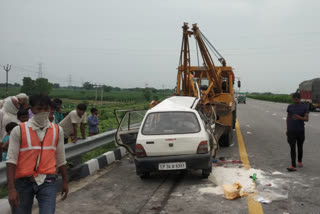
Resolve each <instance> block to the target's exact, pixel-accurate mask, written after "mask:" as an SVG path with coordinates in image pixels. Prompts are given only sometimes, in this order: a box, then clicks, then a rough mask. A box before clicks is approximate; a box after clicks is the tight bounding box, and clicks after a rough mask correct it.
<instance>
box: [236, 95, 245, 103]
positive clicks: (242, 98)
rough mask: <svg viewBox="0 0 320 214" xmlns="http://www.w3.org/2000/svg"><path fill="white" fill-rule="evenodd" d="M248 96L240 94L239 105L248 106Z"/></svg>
mask: <svg viewBox="0 0 320 214" xmlns="http://www.w3.org/2000/svg"><path fill="white" fill-rule="evenodd" d="M246 98H247V97H246V95H245V94H239V95H238V96H237V101H238V103H244V104H246Z"/></svg>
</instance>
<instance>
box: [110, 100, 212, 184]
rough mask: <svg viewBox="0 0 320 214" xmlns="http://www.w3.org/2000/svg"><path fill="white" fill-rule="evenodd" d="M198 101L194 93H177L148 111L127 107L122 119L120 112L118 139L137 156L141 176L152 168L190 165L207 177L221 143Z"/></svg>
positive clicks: (148, 173) (164, 169) (136, 162)
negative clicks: (185, 94)
mask: <svg viewBox="0 0 320 214" xmlns="http://www.w3.org/2000/svg"><path fill="white" fill-rule="evenodd" d="M197 102H198V98H195V97H187V96H174V97H171V98H168V99H166V100H164V101H162V102H161V103H159V104H158V105H156V106H155V107H153V108H152V109H150V110H148V111H147V112H146V111H127V112H126V113H125V114H124V116H123V118H122V120H121V121H120V119H119V117H118V116H117V118H118V121H119V128H118V130H117V133H116V143H117V144H118V145H120V146H123V147H125V148H126V149H127V151H128V152H129V153H130V154H131V155H133V156H134V162H135V165H136V173H137V175H138V176H140V177H141V179H144V178H147V177H149V175H150V173H151V172H157V171H170V170H188V169H193V170H199V169H200V170H202V177H203V178H208V176H209V175H210V173H211V171H212V158H213V157H214V156H215V153H216V150H217V149H218V143H217V140H216V139H215V137H214V136H213V134H212V133H213V130H212V129H214V125H213V123H209V124H211V125H212V126H208V123H206V122H205V120H204V115H202V114H201V112H199V111H198V110H196V109H195V106H196V104H197ZM121 112H123V111H120V112H119V111H116V115H119V113H121Z"/></svg>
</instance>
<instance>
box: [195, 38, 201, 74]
mask: <svg viewBox="0 0 320 214" xmlns="http://www.w3.org/2000/svg"><path fill="white" fill-rule="evenodd" d="M194 41H195V42H196V50H197V60H198V69H199V68H200V60H199V50H198V49H199V47H198V42H197V39H196V38H194Z"/></svg>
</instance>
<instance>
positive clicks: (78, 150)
mask: <svg viewBox="0 0 320 214" xmlns="http://www.w3.org/2000/svg"><path fill="white" fill-rule="evenodd" d="M116 131H117V130H112V131H108V132H104V133H102V134H98V135H95V136H91V137H88V138H87V139H85V140H82V141H79V142H77V143H75V144H73V143H68V144H66V145H65V151H66V159H67V160H72V159H74V158H77V157H80V156H81V155H83V154H85V153H87V152H90V151H92V150H94V149H96V148H98V147H100V146H104V145H108V144H110V143H112V142H113V141H114V137H115V134H116ZM6 183H7V173H6V164H5V163H4V162H0V185H4V184H6Z"/></svg>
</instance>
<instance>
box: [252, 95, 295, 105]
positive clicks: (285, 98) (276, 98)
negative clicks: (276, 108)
mask: <svg viewBox="0 0 320 214" xmlns="http://www.w3.org/2000/svg"><path fill="white" fill-rule="evenodd" d="M247 97H248V98H251V99H256V100H265V101H271V102H277V103H291V102H292V98H291V96H290V95H288V94H271V95H265V94H260V95H254V94H248V95H247Z"/></svg>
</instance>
